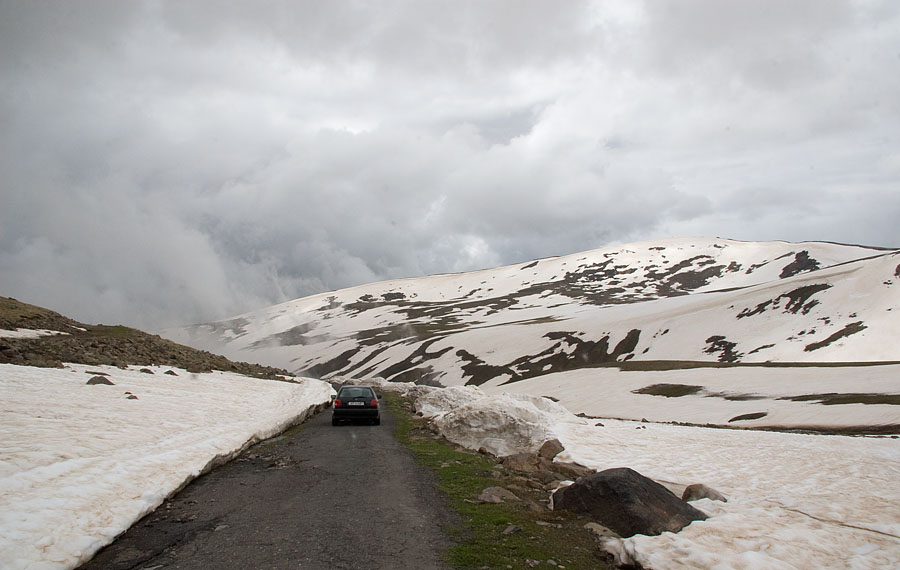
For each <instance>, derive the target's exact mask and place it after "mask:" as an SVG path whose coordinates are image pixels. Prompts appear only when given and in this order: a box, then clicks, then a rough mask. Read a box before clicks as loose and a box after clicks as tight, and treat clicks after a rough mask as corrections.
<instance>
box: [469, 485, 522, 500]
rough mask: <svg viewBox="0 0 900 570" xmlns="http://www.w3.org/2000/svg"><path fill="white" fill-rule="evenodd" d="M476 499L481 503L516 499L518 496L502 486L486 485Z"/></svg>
mask: <svg viewBox="0 0 900 570" xmlns="http://www.w3.org/2000/svg"><path fill="white" fill-rule="evenodd" d="M478 500H479V501H481V502H482V503H502V502H503V501H518V500H519V497H517V496H516V495H515V493H513V492H512V491H510V490H508V489H504V488H503V487H488V488H486V489H485V490H484V491H482V492H481V494H480V495H478Z"/></svg>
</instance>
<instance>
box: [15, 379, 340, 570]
mask: <svg viewBox="0 0 900 570" xmlns="http://www.w3.org/2000/svg"><path fill="white" fill-rule="evenodd" d="M150 369H151V370H152V371H153V372H154V374H153V375H150V374H146V373H142V372H140V371H138V370H136V369H129V370H121V369H118V368H114V367H102V366H83V365H75V364H73V365H69V367H68V368H66V369H46V368H31V367H24V366H15V365H9V364H0V529H3V533H2V534H0V565H2V567H3V568H6V569H25V568H47V569H49V568H73V567H75V566H77V565H78V564H80V563H82V562H84V561H85V560H86V559H88V558H90V557H91V556H92V555H93V554H94V552H96V551H97V550H98V549H100V548H101V547H102V546H104V545H106V544H108V543H109V542H111V541H112V539H113V538H115V537H116V536H117V535H119V534H120V533H122V532H123V531H124V530H126V529H127V528H128V527H130V526H131V525H132V524H133V523H134V522H135V521H137V520H138V519H139V518H140V517H142V516H143V515H144V514H146V513H148V512H150V511H152V510H153V509H154V508H156V507H157V506H158V505H159V504H160V503H161V502H162V501H163V500H164V499H165V498H166V497H167V496H169V495H170V494H171V493H172V492H173V491H175V490H176V489H178V488H179V487H181V486H182V485H183V484H184V483H185V482H186V481H189V480H190V479H193V478H194V477H196V476H197V475H199V474H200V473H202V472H203V471H204V469H206V468H207V467H208V466H209V465H210V463H211V462H212V461H214V460H216V459H217V458H228V457H231V456H232V455H233V454H235V453H236V452H237V451H239V450H240V449H242V448H243V447H244V446H245V445H247V444H248V443H250V442H253V441H256V440H260V439H265V438H267V437H270V436H272V435H274V434H276V433H278V432H279V431H281V430H283V429H285V428H286V427H288V426H290V425H291V424H293V423H296V422H299V421H302V420H303V419H304V418H305V417H306V416H307V415H309V414H310V413H311V411H312V410H313V409H314V408H315V407H316V406H317V405H320V404H323V403H326V402H328V401H329V399H330V397H331V394H332V393H333V391H332V389H331V387H330V386H329V385H328V384H326V383H323V382H319V381H317V380H306V379H304V380H302V381H300V382H298V383H288V382H276V381H269V380H259V379H255V378H249V377H246V376H240V375H237V374H227V373H221V372H215V373H210V374H190V373H187V372H185V371H183V370H179V369H174V371H175V372H176V373H177V374H178V376H171V375H167V374H164V372H165V371H166V370H169V368H152V367H150ZM88 371H90V372H88ZM94 371H99V372H104V373H106V374H108V375H109V376H108V378H109V380H110V381H112V382H113V383H114V384H115V385H112V386H109V385H87V384H86V382H87V380H88V379H89V378H91V377H92V376H93V372H94Z"/></svg>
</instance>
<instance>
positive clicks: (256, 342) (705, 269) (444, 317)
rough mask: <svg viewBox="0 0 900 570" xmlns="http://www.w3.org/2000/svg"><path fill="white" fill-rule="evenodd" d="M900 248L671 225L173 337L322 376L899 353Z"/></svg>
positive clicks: (467, 376)
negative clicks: (695, 231) (727, 234)
mask: <svg viewBox="0 0 900 570" xmlns="http://www.w3.org/2000/svg"><path fill="white" fill-rule="evenodd" d="M898 254H900V250H893V249H886V248H871V247H864V246H857V245H846V244H833V243H826V242H801V243H792V242H784V241H776V242H743V241H737V240H726V239H722V238H715V239H711V238H671V239H667V240H653V241H645V242H638V243H633V244H621V245H616V246H610V247H606V248H600V249H596V250H591V251H588V252H581V253H575V254H570V255H564V256H556V257H549V258H543V259H538V260H534V261H530V262H522V263H518V264H512V265H507V266H503V267H500V268H496V269H484V270H478V271H473V272H468V273H457V274H442V275H434V276H428V277H421V278H406V279H398V280H390V281H382V282H378V283H370V284H366V285H360V286H357V287H351V288H347V289H342V290H339V291H332V292H328V293H321V294H317V295H313V296H309V297H304V298H301V299H296V300H293V301H288V302H286V303H281V304H278V305H274V306H272V307H269V308H266V309H262V310H260V311H254V312H251V313H246V314H244V315H239V316H237V317H235V318H232V319H226V320H223V321H218V322H215V323H209V324H203V325H194V326H190V327H184V328H181V329H172V330H169V331H165V332H164V335H166V336H170V337H171V338H173V340H177V341H179V342H182V343H184V344H188V345H192V346H197V347H202V348H205V349H208V350H214V351H215V352H220V353H224V354H226V355H228V356H231V357H232V358H234V357H236V356H240V358H241V359H243V360H249V361H257V362H264V363H266V364H269V365H276V366H280V367H284V368H287V369H289V370H292V371H294V372H295V373H300V374H304V375H310V376H314V377H320V378H330V377H333V376H349V377H356V378H365V377H384V378H387V379H388V380H395V381H401V380H407V381H416V382H420V383H432V384H441V385H458V384H465V383H469V384H482V383H484V382H488V381H492V382H509V381H515V380H517V379H525V378H531V377H535V376H542V375H546V374H551V373H555V372H560V371H565V370H571V369H574V368H584V367H595V366H606V365H610V364H615V363H617V362H623V361H640V360H647V361H651V360H653V361H659V360H691V361H701V362H702V361H707V362H723V363H727V362H733V363H742V362H748V363H749V362H754V363H759V362H765V361H767V360H771V361H775V362H788V361H798V362H812V361H817V362H840V361H860V362H873V361H896V360H900V354H898V353H897V351H896V349H894V348H893V346H892V345H890V346H888V344H890V343H886V342H885V341H884V339H889V338H891V337H892V336H893V335H896V334H897V333H900V326H898V318H897V317H896V315H897V314H898V313H894V314H893V315H891V314H890V313H891V311H893V310H894V309H895V308H897V309H898V310H900V300H898V294H897V291H900V289H897V286H900V256H898ZM860 282H862V285H860ZM892 287H893V289H892ZM862 298H868V302H861V301H860V299H862ZM738 304H740V305H741V306H740V307H737V305H738ZM853 315H855V316H853ZM860 315H862V316H860ZM673 331H674V332H673ZM676 337H677V338H676ZM860 339H865V342H860Z"/></svg>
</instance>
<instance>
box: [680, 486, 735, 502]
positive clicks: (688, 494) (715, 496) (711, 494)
mask: <svg viewBox="0 0 900 570" xmlns="http://www.w3.org/2000/svg"><path fill="white" fill-rule="evenodd" d="M699 499H712V500H713V501H722V502H723V503H727V502H728V499H726V498H725V495H723V494H722V493H720V492H718V491H716V490H715V489H713V488H712V487H707V486H706V485H704V484H703V483H694V484H693V485H688V486H687V487H685V489H684V493H682V494H681V500H682V501H697V500H699Z"/></svg>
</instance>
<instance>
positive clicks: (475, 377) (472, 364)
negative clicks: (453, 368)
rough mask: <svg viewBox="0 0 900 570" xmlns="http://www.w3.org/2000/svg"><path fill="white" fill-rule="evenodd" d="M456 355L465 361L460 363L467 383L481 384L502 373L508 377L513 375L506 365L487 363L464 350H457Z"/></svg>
mask: <svg viewBox="0 0 900 570" xmlns="http://www.w3.org/2000/svg"><path fill="white" fill-rule="evenodd" d="M456 356H458V357H460V358H461V359H462V360H463V361H464V362H465V364H463V365H462V369H463V373H464V374H465V377H466V378H467V379H468V380H467V381H466V384H467V385H471V386H481V385H482V384H484V383H485V382H487V381H488V380H492V379H494V378H498V377H500V376H503V375H504V374H508V375H509V376H510V377H512V376H515V373H514V372H513V371H512V370H510V369H509V368H507V367H506V366H494V365H492V364H487V363H486V362H485V361H483V360H481V359H480V358H478V357H477V356H475V355H474V354H472V353H471V352H468V351H466V350H463V349H460V350H457V351H456Z"/></svg>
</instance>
